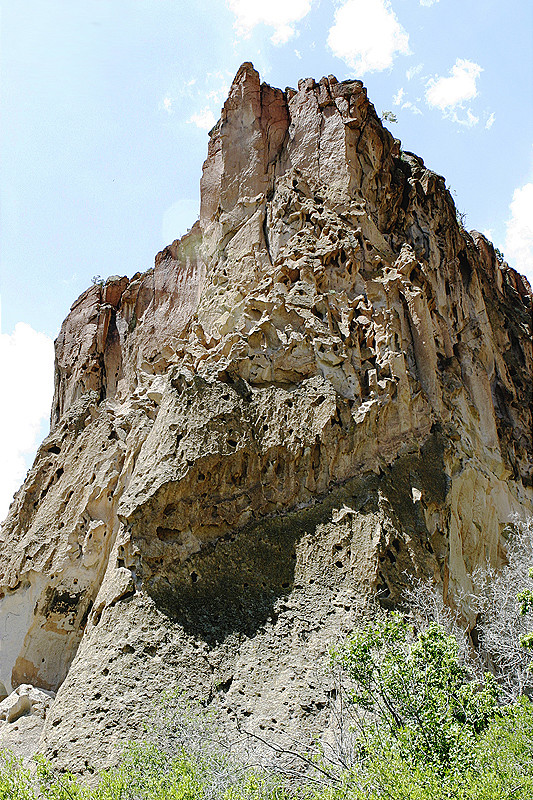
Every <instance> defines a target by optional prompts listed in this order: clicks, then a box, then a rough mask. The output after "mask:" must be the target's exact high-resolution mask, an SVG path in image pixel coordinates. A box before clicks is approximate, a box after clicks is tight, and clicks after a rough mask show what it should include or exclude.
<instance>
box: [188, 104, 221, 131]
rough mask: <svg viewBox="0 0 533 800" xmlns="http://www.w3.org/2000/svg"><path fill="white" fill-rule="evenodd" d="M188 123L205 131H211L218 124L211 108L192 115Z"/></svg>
mask: <svg viewBox="0 0 533 800" xmlns="http://www.w3.org/2000/svg"><path fill="white" fill-rule="evenodd" d="M187 122H190V123H192V124H193V125H196V127H197V128H201V130H203V131H210V130H211V128H212V127H213V125H214V124H215V123H216V119H215V115H214V114H213V112H212V111H211V109H210V108H204V109H202V111H198V112H197V113H196V114H191V116H190V117H189V119H188V120H187Z"/></svg>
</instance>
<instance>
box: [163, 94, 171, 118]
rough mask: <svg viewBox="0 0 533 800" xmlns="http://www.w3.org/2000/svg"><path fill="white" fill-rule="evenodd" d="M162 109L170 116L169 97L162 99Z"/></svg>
mask: <svg viewBox="0 0 533 800" xmlns="http://www.w3.org/2000/svg"><path fill="white" fill-rule="evenodd" d="M163 108H164V109H165V111H168V113H169V114H172V98H171V97H168V96H167V97H163Z"/></svg>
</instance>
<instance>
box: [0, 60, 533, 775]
mask: <svg viewBox="0 0 533 800" xmlns="http://www.w3.org/2000/svg"><path fill="white" fill-rule="evenodd" d="M201 188H202V202H201V210H200V221H199V223H197V224H196V225H195V226H194V227H193V229H192V230H191V231H190V232H189V233H188V234H187V235H186V236H185V237H183V238H182V239H181V240H176V241H175V242H173V244H172V245H169V247H167V248H165V250H163V251H162V252H161V253H159V254H158V256H157V257H156V262H155V266H154V268H153V269H152V270H149V271H148V272H147V273H145V274H143V275H140V274H138V275H135V276H134V277H133V278H132V279H131V280H128V279H127V278H119V277H116V276H114V277H113V278H110V279H108V281H106V282H105V284H104V285H103V286H94V287H92V288H91V289H89V290H88V291H87V292H85V293H84V294H83V295H82V296H81V297H80V298H79V299H78V301H76V303H75V304H74V305H73V307H72V309H71V312H70V314H69V316H68V318H67V320H66V321H65V323H64V324H63V326H62V329H61V333H60V336H59V338H58V340H57V343H56V392H55V398H54V405H53V411H52V423H53V427H52V432H51V434H50V436H49V437H48V438H47V439H46V440H45V442H44V443H43V445H42V446H41V448H40V450H39V453H38V455H37V458H36V461H35V464H34V466H33V467H32V469H31V470H30V472H29V474H28V477H27V479H26V482H25V484H24V485H23V487H22V488H21V490H20V492H19V493H18V495H17V497H16V499H15V501H14V503H13V505H12V507H11V510H10V513H9V515H8V518H7V520H6V522H5V525H4V527H3V529H2V539H1V545H2V547H1V551H0V575H1V577H0V581H1V586H2V593H3V596H2V600H1V601H0V624H2V626H3V627H2V631H3V632H4V631H5V633H4V634H3V636H2V637H1V638H0V680H1V681H3V683H4V685H5V688H6V690H7V691H10V690H11V689H12V688H16V686H18V685H19V684H21V683H32V684H33V685H35V686H39V687H42V688H44V689H51V690H54V691H55V690H58V695H57V698H56V700H55V702H54V704H53V706H52V707H51V709H50V711H49V713H48V715H47V719H46V723H45V727H44V731H43V735H42V740H41V745H40V746H41V749H42V750H43V752H46V753H47V754H48V755H49V756H51V757H53V758H54V759H56V760H57V762H58V763H59V764H61V765H63V766H68V767H70V768H75V769H79V770H83V769H85V768H86V766H87V764H94V765H100V764H104V763H109V761H110V759H113V758H115V757H116V751H115V750H114V749H113V748H110V747H109V743H110V741H117V740H118V741H124V740H126V739H127V738H128V737H130V736H132V735H134V734H135V731H137V730H139V731H140V730H141V729H142V725H143V723H144V722H145V720H146V717H147V715H149V713H150V708H151V705H152V703H153V702H155V701H156V698H157V697H158V696H159V695H160V694H161V693H162V692H163V691H164V690H165V689H167V688H168V687H169V686H179V687H182V688H183V689H184V690H185V691H186V692H187V693H188V694H189V695H190V696H192V697H197V698H202V699H203V700H204V701H206V702H210V703H213V706H214V707H216V708H217V709H218V710H219V711H220V713H221V714H222V715H223V717H224V718H225V719H227V720H228V721H229V722H230V721H231V720H234V719H235V718H236V717H241V716H242V715H244V714H245V715H246V716H247V718H248V720H249V723H250V726H253V725H259V724H261V725H264V726H265V730H266V731H271V732H272V731H274V730H275V729H276V726H277V725H278V723H279V722H282V727H283V730H285V731H286V732H287V733H290V732H291V731H293V732H297V731H299V732H302V731H303V732H304V733H306V732H312V730H313V729H316V728H317V727H318V726H321V725H323V724H324V722H325V715H326V711H325V708H326V699H325V697H323V698H322V699H319V700H317V701H316V703H315V705H313V704H312V703H311V701H310V689H309V687H310V684H311V683H313V681H314V684H313V685H316V686H318V684H317V682H316V676H315V678H314V677H313V675H314V673H315V672H316V669H318V668H319V667H320V664H324V663H325V661H326V660H327V653H328V648H329V646H330V644H331V643H332V642H334V641H336V640H338V639H339V638H342V637H343V636H344V635H346V632H347V631H349V629H350V627H351V626H352V625H353V624H354V623H355V621H356V620H357V617H358V615H359V613H360V611H361V608H362V607H363V606H364V605H365V603H367V602H368V600H369V598H370V597H372V596H374V595H375V594H376V592H378V593H379V597H380V599H381V602H383V603H384V604H386V605H393V604H394V603H395V602H397V601H398V600H399V598H400V596H401V592H402V590H403V587H404V583H405V572H406V571H408V572H411V573H414V574H420V575H425V576H428V575H429V576H432V577H433V578H434V579H435V580H436V581H439V582H441V583H442V584H443V587H444V590H445V594H447V595H450V596H452V595H453V594H454V592H455V591H456V590H457V589H459V588H462V589H466V590H468V589H469V588H471V583H470V581H471V578H470V575H471V573H472V570H473V569H475V567H476V566H477V565H479V564H482V563H483V562H484V561H485V560H486V559H489V560H490V561H491V562H492V563H494V564H498V560H499V559H500V558H501V554H502V542H503V540H502V530H503V528H504V527H505V525H507V523H508V521H509V518H510V515H511V514H513V513H518V514H521V515H524V514H527V513H531V510H532V489H531V485H532V459H531V405H530V402H529V400H528V398H530V392H531V380H530V378H531V372H532V365H533V354H532V345H531V338H530V335H529V331H528V325H529V322H530V310H531V293H530V289H529V287H528V285H527V282H525V279H524V280H523V279H522V278H521V277H520V276H518V275H517V273H515V272H514V271H513V270H511V269H510V268H509V267H508V266H507V265H505V264H500V263H499V261H498V259H497V258H496V256H495V253H494V250H493V248H492V245H490V243H489V242H487V240H486V239H485V238H484V237H482V236H481V234H477V233H473V234H472V235H470V234H467V233H466V232H464V231H463V230H462V229H461V228H460V227H459V226H458V225H457V222H456V216H455V208H454V205H453V200H452V198H451V196H450V194H449V192H448V191H447V190H446V188H445V184H444V180H443V179H442V178H441V177H440V176H438V175H435V174H434V173H432V172H431V171H430V170H428V169H426V167H425V166H424V163H423V162H422V160H421V159H420V158H418V157H417V156H414V155H413V154H410V153H407V152H403V153H402V152H401V150H400V147H399V143H398V142H397V141H396V140H394V139H393V138H392V136H391V135H390V133H389V132H388V131H387V130H386V129H384V128H383V126H382V124H381V122H380V120H379V118H378V117H377V115H376V113H375V110H374V108H373V106H372V104H371V103H370V102H369V100H368V98H367V96H366V91H365V89H364V87H363V86H362V84H361V83H360V82H359V81H345V82H341V83H339V82H338V81H336V79H335V78H333V76H329V77H328V78H323V79H322V80H321V81H320V82H319V83H316V82H315V81H314V80H312V79H306V80H304V81H302V82H300V85H299V89H298V92H294V91H287V92H282V91H281V90H279V89H273V88H272V87H269V86H266V85H265V84H261V82H260V79H259V76H258V74H257V72H256V71H255V70H254V69H253V67H252V66H251V65H250V64H244V65H243V66H242V67H241V69H240V70H239V72H238V73H237V76H236V78H235V81H234V83H233V85H232V87H231V90H230V93H229V97H228V100H227V101H226V103H225V105H224V109H223V111H222V116H221V119H220V121H219V123H218V124H217V125H216V126H215V127H214V129H213V130H212V131H211V134H210V143H209V150H208V157H207V160H206V162H205V164H204V170H203V176H202V183H201ZM320 691H321V690H319V689H317V690H316V692H315V694H314V696H317V697H318V695H319V694H320ZM125 708H127V709H128V713H127V714H125V713H124V709H125ZM74 720H75V723H74ZM229 722H228V724H229Z"/></svg>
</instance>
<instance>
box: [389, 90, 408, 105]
mask: <svg viewBox="0 0 533 800" xmlns="http://www.w3.org/2000/svg"><path fill="white" fill-rule="evenodd" d="M404 97H405V91H404V89H398V91H397V92H396V94H395V95H394V97H393V98H392V102H393V103H394V105H395V106H399V105H400V104H401V102H402V100H403V98H404Z"/></svg>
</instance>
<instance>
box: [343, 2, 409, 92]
mask: <svg viewBox="0 0 533 800" xmlns="http://www.w3.org/2000/svg"><path fill="white" fill-rule="evenodd" d="M328 45H329V47H330V49H331V50H332V52H333V54H334V55H336V56H337V57H338V58H341V59H342V60H343V61H344V62H345V63H346V64H348V66H349V67H351V69H353V70H354V72H355V73H356V74H357V76H358V77H359V76H361V75H364V73H365V72H377V71H380V70H384V69H389V67H391V66H392V64H393V61H394V59H395V57H396V55H397V54H398V53H401V54H403V55H408V54H409V52H410V51H409V35H408V34H407V32H406V31H405V30H404V29H403V28H402V26H401V25H400V23H399V22H398V19H397V17H396V14H395V13H394V11H393V10H392V8H391V5H390V3H389V1H388V0H346V2H345V3H344V4H343V5H342V6H341V7H340V8H338V9H337V10H336V12H335V24H334V25H333V26H332V27H331V28H330V31H329V35H328Z"/></svg>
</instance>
